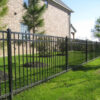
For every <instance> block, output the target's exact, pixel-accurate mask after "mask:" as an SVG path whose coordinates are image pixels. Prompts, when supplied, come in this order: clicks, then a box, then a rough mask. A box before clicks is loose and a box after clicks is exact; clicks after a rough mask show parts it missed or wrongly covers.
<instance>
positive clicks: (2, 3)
mask: <svg viewBox="0 0 100 100" xmlns="http://www.w3.org/2000/svg"><path fill="white" fill-rule="evenodd" d="M7 2H8V0H0V30H1V29H3V28H5V27H6V25H3V24H1V23H2V21H1V18H2V17H4V16H5V15H6V14H7V12H8V7H7Z"/></svg>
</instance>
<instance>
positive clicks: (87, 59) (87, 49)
mask: <svg viewBox="0 0 100 100" xmlns="http://www.w3.org/2000/svg"><path fill="white" fill-rule="evenodd" d="M87 61H88V40H86V62H87Z"/></svg>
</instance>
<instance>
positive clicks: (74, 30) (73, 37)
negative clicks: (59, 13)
mask: <svg viewBox="0 0 100 100" xmlns="http://www.w3.org/2000/svg"><path fill="white" fill-rule="evenodd" d="M70 27H71V38H72V39H75V34H76V32H77V31H76V29H75V28H74V26H73V25H72V24H71V26H70Z"/></svg>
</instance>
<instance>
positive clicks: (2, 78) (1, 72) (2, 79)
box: [0, 71, 8, 82]
mask: <svg viewBox="0 0 100 100" xmlns="http://www.w3.org/2000/svg"><path fill="white" fill-rule="evenodd" d="M5 80H8V74H7V73H5V76H4V72H3V71H0V82H1V81H5Z"/></svg>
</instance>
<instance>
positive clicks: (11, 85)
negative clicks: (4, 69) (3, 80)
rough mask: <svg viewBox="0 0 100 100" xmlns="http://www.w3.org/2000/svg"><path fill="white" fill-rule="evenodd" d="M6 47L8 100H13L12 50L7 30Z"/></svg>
mask: <svg viewBox="0 0 100 100" xmlns="http://www.w3.org/2000/svg"><path fill="white" fill-rule="evenodd" d="M7 47H8V75H9V94H10V95H9V100H12V98H13V83H12V50H11V30H10V29H7Z"/></svg>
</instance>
